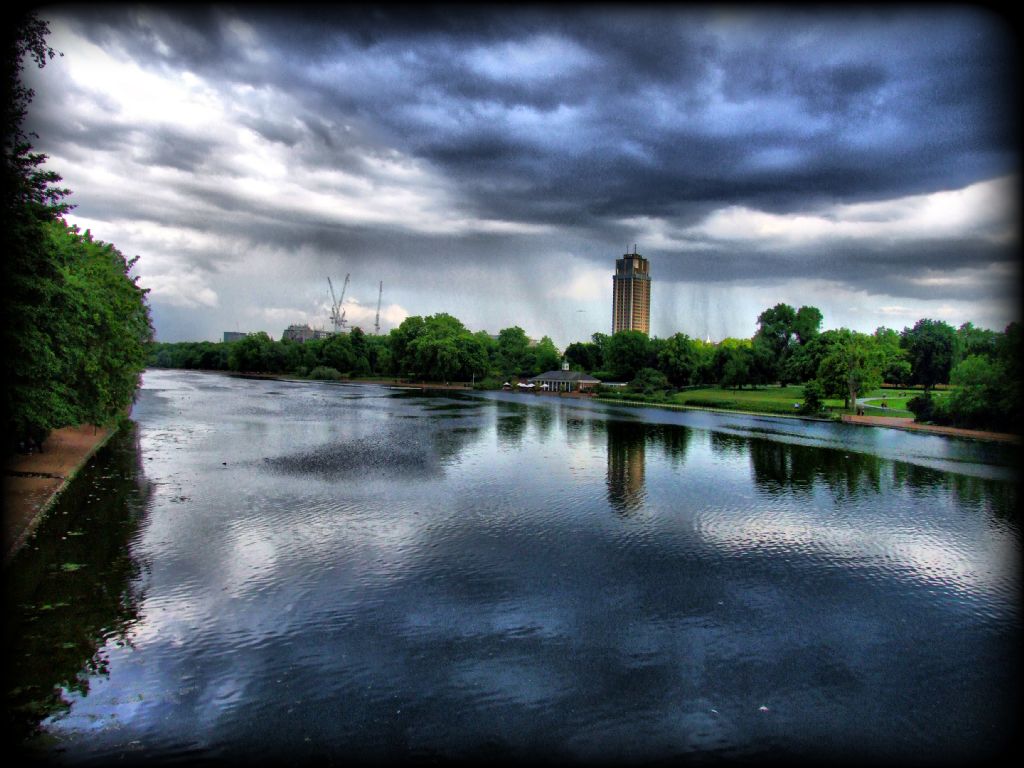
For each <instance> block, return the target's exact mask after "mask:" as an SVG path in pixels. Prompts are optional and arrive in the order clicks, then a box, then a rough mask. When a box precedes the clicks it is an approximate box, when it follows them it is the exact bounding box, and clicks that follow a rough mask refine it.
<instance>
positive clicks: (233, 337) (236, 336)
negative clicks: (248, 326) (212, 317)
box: [224, 331, 249, 341]
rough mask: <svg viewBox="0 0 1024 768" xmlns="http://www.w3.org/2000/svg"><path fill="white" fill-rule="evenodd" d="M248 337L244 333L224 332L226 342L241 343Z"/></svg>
mask: <svg viewBox="0 0 1024 768" xmlns="http://www.w3.org/2000/svg"><path fill="white" fill-rule="evenodd" d="M248 335H249V334H248V333H243V332H242V331H224V341H241V340H242V339H244V338H245V337H246V336H248Z"/></svg>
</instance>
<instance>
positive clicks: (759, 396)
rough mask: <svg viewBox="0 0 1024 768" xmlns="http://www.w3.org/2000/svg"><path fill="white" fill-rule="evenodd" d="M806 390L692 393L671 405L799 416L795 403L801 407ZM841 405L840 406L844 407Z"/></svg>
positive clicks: (678, 396) (679, 395)
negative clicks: (796, 414)
mask: <svg viewBox="0 0 1024 768" xmlns="http://www.w3.org/2000/svg"><path fill="white" fill-rule="evenodd" d="M803 401H804V398H803V387H802V386H792V387H759V388H757V389H719V388H718V387H708V388H706V389H689V390H686V391H685V392H677V393H676V394H675V395H673V396H672V398H671V400H670V401H669V402H672V403H678V404H679V405H696V406H702V407H704V408H725V409H727V410H732V411H756V412H759V413H785V414H789V415H793V414H795V413H797V412H798V410H797V409H796V408H794V407H793V404H794V403H800V404H802V403H803ZM842 404H843V403H842V401H840V402H839V406H840V407H842Z"/></svg>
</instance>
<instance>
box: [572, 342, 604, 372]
mask: <svg viewBox="0 0 1024 768" xmlns="http://www.w3.org/2000/svg"><path fill="white" fill-rule="evenodd" d="M565 359H566V360H567V361H569V366H570V367H571V368H572V369H573V370H579V371H596V370H598V369H599V368H601V366H602V365H603V362H604V355H603V353H602V350H601V346H600V345H599V344H595V343H593V342H587V341H574V342H573V343H572V344H570V345H569V346H567V347H566V348H565Z"/></svg>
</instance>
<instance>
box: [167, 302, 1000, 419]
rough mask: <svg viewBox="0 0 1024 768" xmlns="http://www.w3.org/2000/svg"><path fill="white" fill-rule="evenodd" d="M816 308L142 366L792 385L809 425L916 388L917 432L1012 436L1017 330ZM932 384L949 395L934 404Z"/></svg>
mask: <svg viewBox="0 0 1024 768" xmlns="http://www.w3.org/2000/svg"><path fill="white" fill-rule="evenodd" d="M821 323H822V314H821V311H820V310H819V309H818V308H817V307H812V306H802V307H799V308H793V307H791V306H789V305H787V304H777V305H775V306H774V307H771V308H770V309H766V310H765V311H764V312H762V313H761V314H760V315H759V316H758V318H757V326H758V328H757V332H756V333H755V334H754V335H753V337H751V338H749V339H740V338H727V339H723V340H722V341H720V342H718V343H711V342H705V341H701V340H700V339H693V338H690V337H689V336H687V335H686V334H685V333H675V334H673V335H672V336H669V337H668V338H664V339H662V338H657V337H653V338H652V337H648V336H647V335H646V334H644V333H641V332H639V331H620V332H618V333H616V334H613V335H609V334H603V333H595V334H593V336H592V337H591V338H590V340H589V341H578V342H573V343H572V344H569V346H568V347H566V349H565V352H564V354H561V355H560V354H559V352H558V349H557V348H556V347H555V345H554V343H553V342H552V341H551V339H550V338H548V337H547V336H545V337H544V338H543V339H541V340H540V342H538V343H537V344H531V342H530V340H529V339H528V338H527V336H526V333H525V331H523V329H522V328H520V327H518V326H513V327H511V328H505V329H502V330H501V332H500V333H499V334H498V335H497V337H492V336H490V335H489V334H487V333H486V332H482V331H480V332H476V333H474V332H472V331H470V330H469V329H467V328H466V327H465V325H463V324H462V322H461V321H459V320H458V319H457V318H455V317H453V316H452V315H449V314H444V313H441V314H436V315H430V316H427V317H421V316H414V317H409V318H407V319H406V320H405V321H403V322H402V324H401V325H400V326H398V327H397V328H395V329H393V330H392V331H391V332H390V333H389V334H387V335H386V336H371V335H367V334H365V333H364V332H363V331H362V330H361V329H359V328H354V329H353V330H352V332H351V333H348V334H336V335H333V336H330V337H328V338H325V339H314V340H310V341H306V342H297V341H288V340H282V341H273V340H272V339H270V337H269V336H267V334H265V333H256V334H251V335H249V336H247V337H246V338H245V339H242V340H240V341H235V342H226V343H217V342H179V343H162V344H161V343H156V344H154V345H153V346H152V351H151V356H150V364H151V365H154V366H157V367H165V368H194V369H206V370H224V371H245V372H254V373H259V372H263V373H288V374H293V375H297V376H308V377H311V378H321V379H323V378H334V379H340V378H342V377H343V376H351V377H373V376H380V377H398V378H404V379H408V380H418V381H435V382H450V381H461V382H470V381H473V382H475V384H476V386H478V387H480V388H498V387H500V386H501V385H502V384H503V383H504V382H505V381H510V380H515V379H517V378H524V377H529V376H535V375H538V374H540V373H542V372H544V371H549V370H554V369H557V368H558V367H559V366H560V364H561V361H562V360H563V359H564V360H565V361H566V362H567V363H568V364H569V366H570V368H571V369H573V370H578V371H586V372H589V373H590V374H591V375H593V376H594V377H596V378H598V379H601V380H602V381H618V382H628V383H629V388H630V390H631V391H632V392H634V393H643V394H646V395H652V394H656V393H670V392H672V391H674V390H675V391H678V390H681V389H685V388H687V387H707V386H718V387H723V388H743V387H763V386H768V385H774V384H779V385H782V386H786V385H789V384H802V385H803V395H804V397H803V400H804V403H803V410H804V412H806V413H811V414H813V413H818V412H820V411H821V410H822V401H823V400H825V399H826V398H840V399H842V400H843V401H844V403H845V405H846V407H848V408H851V409H852V408H853V407H854V406H855V403H856V400H857V398H858V397H859V396H862V395H863V394H864V393H866V392H868V391H870V390H873V389H876V388H878V387H879V386H881V385H882V384H883V383H887V384H892V385H896V386H915V385H916V386H919V387H921V388H922V394H921V397H920V398H917V399H916V400H915V401H912V402H911V406H910V407H911V408H912V409H913V410H915V413H916V414H918V416H919V418H921V419H922V420H929V421H936V422H939V423H949V424H958V425H971V426H986V427H994V426H999V427H1001V428H1006V427H1007V425H1008V424H1015V425H1018V426H1019V423H1020V388H1019V382H1020V370H1019V365H1020V362H1019V360H1020V357H1019V355H1016V354H1015V350H1019V349H1020V326H1019V324H1018V323H1013V324H1011V325H1010V326H1009V327H1007V329H1006V330H1005V331H1003V332H996V331H991V330H988V329H985V328H976V327H974V325H972V324H971V323H964V324H963V325H961V326H960V327H959V328H957V329H954V328H953V327H952V326H950V325H949V324H948V323H945V322H943V321H937V320H931V319H922V320H920V321H918V322H917V323H916V324H915V325H914V326H912V327H907V328H904V329H903V330H902V331H896V330H894V329H892V328H887V327H880V328H878V329H877V330H876V331H875V332H874V333H873V334H866V333H860V332H857V331H852V330H850V329H848V328H838V329H831V330H825V331H822V330H821ZM939 385H953V389H952V390H951V392H950V393H949V394H948V396H946V397H943V398H934V397H933V396H932V395H933V391H934V389H935V388H936V387H937V386H939Z"/></svg>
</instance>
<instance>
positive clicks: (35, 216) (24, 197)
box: [0, 11, 72, 450]
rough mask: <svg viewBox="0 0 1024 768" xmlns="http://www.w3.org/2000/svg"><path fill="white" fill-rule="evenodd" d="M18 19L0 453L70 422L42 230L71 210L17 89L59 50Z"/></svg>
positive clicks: (9, 138)
mask: <svg viewBox="0 0 1024 768" xmlns="http://www.w3.org/2000/svg"><path fill="white" fill-rule="evenodd" d="M15 13H16V15H12V16H11V17H10V18H8V19H7V21H6V22H5V25H4V49H3V59H2V64H0V66H2V70H3V71H2V72H0V88H2V97H0V109H2V110H3V123H4V124H3V137H2V138H3V145H2V147H3V151H2V152H0V175H2V185H3V198H2V210H0V216H2V221H0V237H2V238H3V240H2V248H0V251H2V257H0V265H2V269H3V272H2V274H0V291H2V292H3V293H2V301H0V306H2V311H3V317H2V319H0V333H2V334H3V348H4V351H5V353H6V354H5V357H6V361H5V365H4V366H2V368H3V375H4V387H3V409H4V413H3V420H4V423H5V424H6V426H7V430H6V434H7V438H8V439H7V440H5V441H4V448H5V450H10V449H11V448H12V447H13V446H14V445H17V444H18V443H19V442H25V441H31V442H41V441H42V440H43V439H44V438H45V436H46V434H47V432H49V431H50V430H51V429H54V428H57V427H58V426H64V425H65V423H70V422H67V419H69V418H72V417H71V415H70V414H71V413H72V411H71V410H70V407H69V406H66V404H65V402H63V398H62V397H61V394H59V393H58V390H60V391H62V392H63V393H64V394H65V395H66V394H67V389H66V383H65V381H64V378H63V377H64V373H65V371H64V370H63V368H64V366H63V363H62V360H61V351H60V348H59V347H58V346H57V344H56V343H55V342H56V340H57V339H59V337H60V335H61V333H62V332H63V330H62V329H61V328H60V327H59V326H60V324H61V322H62V320H61V318H59V317H57V316H56V315H55V313H54V312H53V311H52V309H51V302H52V301H53V300H54V299H55V298H56V295H57V294H59V293H60V292H61V280H62V278H61V274H60V269H61V264H60V263H59V260H58V259H57V257H56V255H55V254H53V253H52V252H51V251H50V250H49V248H48V235H47V232H46V230H45V224H46V223H47V222H53V221H56V220H57V219H58V218H59V217H60V216H62V215H63V214H64V213H65V212H67V211H68V210H70V207H71V206H69V205H68V204H67V203H65V202H63V198H64V197H66V195H67V194H68V191H67V190H66V189H63V188H60V187H57V186H55V185H56V183H57V182H59V181H60V177H59V176H58V175H57V174H56V173H54V172H52V171H44V170H42V165H43V163H44V162H45V160H46V156H45V155H42V154H39V153H35V152H33V151H32V145H31V143H30V142H29V138H28V136H27V135H26V133H25V131H24V129H23V122H24V119H25V115H26V114H27V112H28V106H29V104H30V103H31V101H32V98H33V97H34V95H35V94H34V93H33V91H32V89H30V88H28V87H26V86H25V85H24V84H23V83H22V79H21V75H22V71H23V67H24V62H25V60H26V59H27V58H28V59H31V60H33V61H34V62H35V64H36V66H37V67H43V66H45V65H46V62H47V61H49V60H50V59H52V58H53V57H54V56H55V55H56V51H54V50H53V48H51V47H49V46H48V45H47V44H46V36H47V34H49V27H48V25H47V24H46V22H43V21H40V20H39V19H38V18H37V17H35V16H34V15H33V14H20V15H17V14H18V12H17V11H16V12H15Z"/></svg>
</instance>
